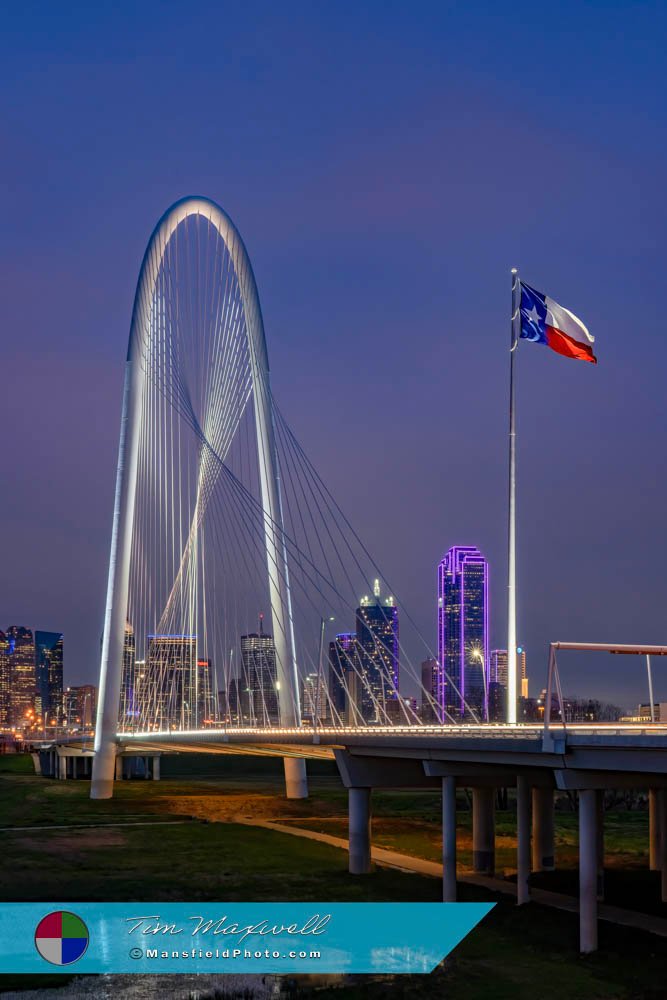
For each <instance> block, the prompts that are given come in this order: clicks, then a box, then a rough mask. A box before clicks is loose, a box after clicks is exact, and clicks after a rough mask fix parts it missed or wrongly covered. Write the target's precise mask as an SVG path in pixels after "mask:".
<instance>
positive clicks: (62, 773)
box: [58, 754, 67, 781]
mask: <svg viewBox="0 0 667 1000" xmlns="http://www.w3.org/2000/svg"><path fill="white" fill-rule="evenodd" d="M58 777H59V778H61V779H62V780H63V781H65V780H66V779H67V757H66V756H65V754H59V756H58Z"/></svg>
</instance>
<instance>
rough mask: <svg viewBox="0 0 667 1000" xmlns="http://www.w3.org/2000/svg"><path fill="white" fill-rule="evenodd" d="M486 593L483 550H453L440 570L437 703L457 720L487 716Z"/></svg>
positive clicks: (486, 569)
mask: <svg viewBox="0 0 667 1000" xmlns="http://www.w3.org/2000/svg"><path fill="white" fill-rule="evenodd" d="M488 594H489V569H488V563H487V561H486V559H485V558H484V556H483V555H482V553H481V552H480V551H479V549H477V548H474V547H473V546H467V545H455V546H453V547H452V548H451V549H449V551H448V552H447V554H446V556H445V558H444V559H443V560H442V562H441V563H440V565H439V566H438V660H439V663H440V677H439V684H438V688H439V690H438V702H439V704H440V705H441V706H442V708H443V709H444V710H445V712H446V713H447V714H448V715H449V716H451V717H452V718H454V719H466V718H473V717H474V716H473V713H474V715H476V716H477V718H479V719H480V721H481V720H483V719H485V718H486V717H487V702H488V669H489V598H488ZM445 721H447V720H446V719H445Z"/></svg>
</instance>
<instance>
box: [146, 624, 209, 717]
mask: <svg viewBox="0 0 667 1000" xmlns="http://www.w3.org/2000/svg"><path fill="white" fill-rule="evenodd" d="M137 668H139V664H137ZM144 669H145V674H146V676H145V678H144V679H143V680H142V684H141V692H139V691H138V689H135V692H134V697H135V699H136V701H137V702H138V703H139V704H140V705H141V708H142V712H144V713H146V715H147V717H148V718H150V719H153V720H154V723H155V725H156V728H158V729H193V728H196V726H197V687H196V686H197V680H196V677H197V636H196V635H149V636H148V655H147V657H146V664H145V667H144ZM137 680H138V678H137ZM137 688H138V684H137Z"/></svg>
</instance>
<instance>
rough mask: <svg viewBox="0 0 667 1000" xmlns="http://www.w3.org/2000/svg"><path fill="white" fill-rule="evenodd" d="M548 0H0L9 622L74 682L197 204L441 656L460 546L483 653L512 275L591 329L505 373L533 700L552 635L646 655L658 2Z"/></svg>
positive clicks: (497, 534)
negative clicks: (149, 317)
mask: <svg viewBox="0 0 667 1000" xmlns="http://www.w3.org/2000/svg"><path fill="white" fill-rule="evenodd" d="M360 6H361V7H363V9H361V10H360V9H359V8H360ZM546 10H547V8H544V9H543V11H542V12H541V9H540V8H539V6H538V7H536V6H535V5H534V4H528V3H517V4H514V5H513V7H512V8H511V9H510V8H506V7H503V6H502V5H498V4H490V3H489V4H479V3H478V4H470V5H461V4H454V3H451V4H449V3H433V4H429V3H422V4H419V5H410V4H407V3H372V2H371V3H367V4H364V5H358V4H356V3H345V2H341V3H336V4H330V5H323V4H309V3H304V4H300V3H290V4H288V5H286V6H285V5H283V6H281V5H275V4H272V3H271V4H269V3H266V4H261V3H256V4H250V5H242V6H239V5H225V4H205V3H197V2H192V3H189V4H187V5H184V4H178V5H177V4H157V3H152V2H150V0H149V2H146V3H144V4H142V5H140V6H139V7H137V5H134V4H114V5H101V6H98V5H94V7H90V6H89V5H83V4H81V5H77V4H75V3H69V4H67V5H65V7H64V9H63V8H62V7H61V6H56V5H46V4H43V5H33V4H26V5H14V8H13V9H12V10H7V11H5V12H4V13H3V32H2V37H1V39H0V79H1V81H2V87H1V92H2V95H3V96H2V132H1V136H2V158H1V159H0V180H1V184H2V193H3V198H2V216H3V218H2V226H1V227H0V255H1V258H0V322H1V330H2V366H3V378H2V388H3V391H2V411H3V419H2V422H1V424H0V428H1V429H0V434H1V435H2V441H1V445H2V455H3V463H2V465H3V486H2V490H1V492H0V518H1V519H0V525H1V527H2V548H3V559H2V565H3V572H2V575H1V577H0V627H4V626H6V625H8V624H27V625H30V626H33V627H40V628H45V629H62V630H63V631H64V632H65V634H66V638H65V643H66V647H65V648H66V682H67V683H77V682H84V681H92V680H95V679H96V671H97V667H98V663H97V659H98V649H99V635H100V630H101V619H102V608H103V601H104V592H105V584H106V562H107V558H108V546H109V536H110V525H111V509H112V493H113V483H114V470H115V460H116V448H117V439H118V423H119V413H120V391H121V381H122V374H123V359H124V355H125V350H126V344H127V336H128V328H129V319H130V310H131V305H132V297H133V293H134V286H135V283H136V279H137V274H138V268H139V264H140V261H141V257H142V255H143V251H144V248H145V244H146V241H147V240H148V237H149V235H150V232H151V230H152V228H153V225H154V223H155V222H156V220H157V218H158V217H159V216H160V214H161V213H162V212H163V211H164V209H165V208H166V207H167V206H168V205H169V204H171V202H173V201H174V200H175V199H177V198H178V197H181V196H183V195H184V194H188V193H200V194H206V195H208V196H209V197H211V198H213V199H215V200H216V201H218V202H219V203H220V204H221V205H222V206H223V207H224V208H225V209H226V210H227V211H228V212H229V213H230V215H231V216H232V218H233V219H234V220H235V222H236V224H237V225H238V227H239V229H240V231H241V233H242V235H243V237H244V239H245V242H246V245H247V247H248V250H249V253H250V256H251V259H252V262H253V266H254V268H255V273H256V277H257V282H258V286H259V291H260V297H261V299H262V304H263V310H264V317H265V323H266V329H267V337H268V342H269V354H270V358H271V365H272V371H273V381H274V391H275V394H276V396H277V397H278V399H279V400H280V402H281V407H282V410H283V412H284V413H285V414H286V416H287V418H288V419H289V421H290V423H291V425H292V427H293V429H294V430H295V432H296V433H297V435H298V436H299V438H300V440H301V443H302V444H303V446H304V447H305V449H306V451H307V452H308V453H309V454H310V456H311V457H312V458H313V460H314V461H315V463H316V465H317V467H318V469H319V471H320V473H321V474H322V476H323V478H324V479H325V481H326V482H327V483H328V484H329V485H330V486H331V487H332V489H333V491H334V493H335V495H336V497H337V499H338V500H339V502H340V503H341V506H342V507H343V509H344V510H345V511H346V512H347V513H348V514H349V515H350V517H351V520H352V521H353V523H354V525H355V527H356V528H357V529H358V531H359V533H360V535H361V536H362V538H363V539H364V540H365V541H366V542H367V544H368V546H369V548H370V549H371V551H372V552H373V553H374V554H375V555H376V557H377V559H378V561H379V562H380V563H381V564H382V565H384V566H386V567H387V572H388V575H389V577H390V579H391V580H392V583H393V585H394V586H395V587H396V590H397V591H398V592H399V594H400V596H401V598H402V600H403V601H404V602H405V603H406V604H408V605H409V606H410V608H411V610H412V611H413V613H414V614H415V616H416V617H417V618H418V619H419V621H420V624H422V625H423V628H424V629H425V630H426V631H427V633H428V635H429V637H431V638H432V641H433V642H435V581H436V575H435V571H436V563H437V561H438V559H439V558H440V557H441V555H442V554H443V552H444V551H445V550H446V549H447V548H448V547H449V546H450V545H451V544H454V543H460V544H473V545H478V546H479V547H480V548H481V549H482V551H483V552H484V553H485V554H486V555H487V556H488V558H489V560H490V562H491V595H492V623H493V628H492V643H493V644H494V645H495V644H503V643H504V638H503V630H504V624H503V623H504V602H505V587H504V575H505V573H506V559H505V557H506V551H505V550H506V527H505V518H506V405H507V366H508V360H507V341H508V319H509V269H510V267H511V266H512V265H516V266H518V267H519V268H520V269H521V273H522V275H523V276H524V277H525V279H526V280H527V281H529V282H530V283H531V284H532V285H534V286H535V287H536V288H538V289H540V290H542V291H544V292H546V293H547V294H549V295H551V296H553V297H554V298H556V299H557V300H558V301H560V302H561V303H562V304H563V305H565V306H567V307H568V308H570V309H572V310H573V311H575V312H576V313H578V314H579V315H580V316H581V317H582V318H583V319H584V321H585V322H586V323H587V324H588V326H589V328H590V329H591V331H592V332H593V333H594V334H595V335H596V337H597V340H596V351H597V354H598V357H599V362H600V363H599V365H598V366H597V368H593V367H592V366H590V365H585V364H582V363H577V362H573V361H566V360H564V359H561V358H559V357H558V356H556V355H555V354H552V353H551V352H549V351H548V350H546V349H543V348H539V347H536V346H533V345H531V344H524V345H522V347H521V350H520V354H519V357H518V372H517V376H518V406H519V445H518V449H519V450H518V454H519V497H518V503H519V519H520V520H519V608H520V613H519V617H520V627H519V633H520V636H521V638H522V640H523V642H524V643H525V645H526V646H527V648H528V656H529V673H530V675H531V681H532V689H533V690H536V689H539V687H541V686H542V683H543V677H544V676H545V672H546V646H547V643H548V641H549V640H551V639H556V638H561V639H574V640H585V641H614V642H633V641H635V642H638V641H642V642H655V643H660V642H667V634H666V631H665V625H664V618H665V608H666V607H667V582H666V579H665V563H666V556H667V552H666V549H667V546H666V543H665V526H664V520H665V515H664V506H665V500H664V497H665V492H666V488H667V464H666V462H665V457H664V437H665V431H666V420H665V370H666V368H667V337H666V336H665V329H664V314H663V302H662V297H663V294H664V284H665V278H664V268H665V263H664V241H665V231H666V229H665V222H666V219H665V215H666V209H665V204H666V202H665V176H667V174H666V169H665V168H666V166H667V162H666V161H667V117H666V116H665V98H664V95H665V93H667V79H666V77H667V71H666V70H665V62H664V51H665V46H666V43H667V30H666V29H667V10H666V9H665V7H664V5H660V4H646V3H645V4H640V5H637V4H630V3H607V4H589V5H584V4H581V3H580V2H571V3H568V2H565V3H559V4H552V5H549V8H548V10H549V16H548V18H547V17H546ZM343 404H344V405H343ZM378 427H380V428H381V429H382V433H383V436H384V439H385V441H386V444H387V448H386V452H385V454H384V455H383V456H382V457H379V456H378V455H377V453H373V456H372V458H370V459H369V457H368V453H367V445H368V440H369V436H370V435H372V434H373V433H374V432H375V431H376V429H377V428H378ZM369 496H370V497H372V498H374V499H375V500H376V501H377V502H376V503H373V502H369ZM568 662H570V667H569V669H568V668H566V669H565V670H564V681H565V687H566V689H567V690H568V691H570V692H572V693H580V694H591V693H598V694H602V695H604V696H605V697H608V698H610V699H613V700H616V701H619V702H620V703H621V704H627V705H632V704H633V703H636V702H638V701H639V700H640V698H642V699H645V688H644V684H643V680H644V673H643V669H644V668H643V664H642V663H640V662H639V661H635V660H634V659H632V660H631V659H627V660H626V659H625V658H624V659H623V660H621V659H619V658H611V657H605V658H601V659H598V660H596V659H592V660H591V659H584V660H581V661H575V660H574V659H573V660H571V661H565V660H564V661H563V666H564V667H565V665H566V663H568ZM655 673H656V688H657V694H658V695H659V696H661V697H663V698H664V699H667V680H665V679H663V677H664V670H663V668H662V664H660V663H657V664H656V670H655Z"/></svg>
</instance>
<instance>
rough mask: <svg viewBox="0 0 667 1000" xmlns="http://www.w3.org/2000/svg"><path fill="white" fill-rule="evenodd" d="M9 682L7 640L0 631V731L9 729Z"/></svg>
mask: <svg viewBox="0 0 667 1000" xmlns="http://www.w3.org/2000/svg"><path fill="white" fill-rule="evenodd" d="M10 690H11V680H10V667H9V640H8V639H7V636H6V635H5V633H4V632H2V631H1V630H0V729H9V727H10V725H11V719H10V714H9V711H10V702H9V696H10Z"/></svg>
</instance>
